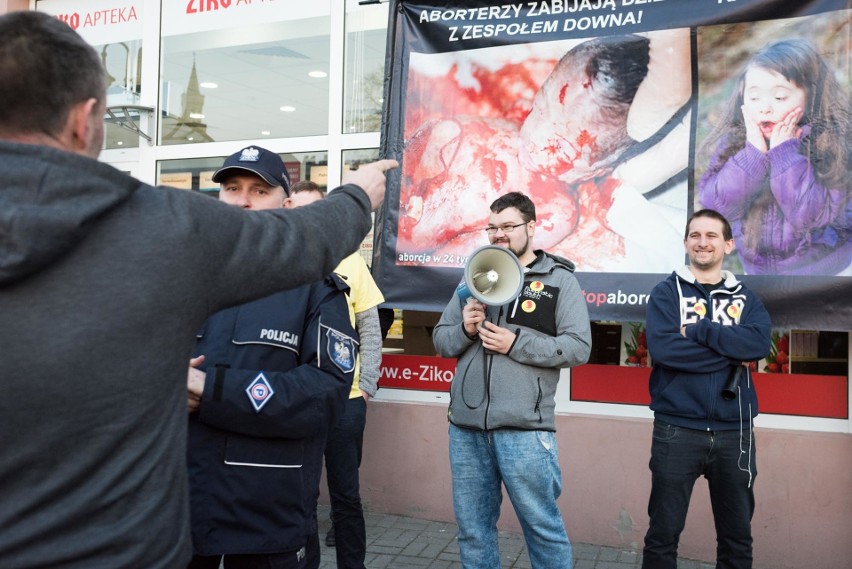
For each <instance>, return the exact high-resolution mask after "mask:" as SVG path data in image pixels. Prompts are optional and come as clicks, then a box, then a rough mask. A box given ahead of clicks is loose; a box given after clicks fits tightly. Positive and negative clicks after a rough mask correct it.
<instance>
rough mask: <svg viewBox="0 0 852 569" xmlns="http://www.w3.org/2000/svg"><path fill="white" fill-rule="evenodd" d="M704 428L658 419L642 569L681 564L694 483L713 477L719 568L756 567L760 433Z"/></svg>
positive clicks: (673, 567)
mask: <svg viewBox="0 0 852 569" xmlns="http://www.w3.org/2000/svg"><path fill="white" fill-rule="evenodd" d="M745 427H746V428H744V429H743V430H742V432H740V431H739V430H734V431H715V432H714V431H698V430H694V429H686V428H684V427H676V426H674V425H670V424H668V423H664V422H662V421H659V420H657V421H654V438H653V442H652V444H651V462H650V468H651V484H652V486H651V498H650V500H649V501H648V516H649V518H650V521H649V526H648V533H647V534H646V535H645V550H644V552H643V556H642V569H676V567H677V546H678V540H679V539H680V533H681V531H683V526H684V524H685V523H686V512H687V510H688V509H689V499H690V497H691V495H692V488H693V486H694V485H695V481H696V479H698V477H699V476H702V475H703V476H704V477H705V478H706V479H707V484H708V486H709V488H710V504H711V506H712V508H713V520H714V522H715V525H716V568H717V569H750V568H751V566H752V537H751V518H752V515H753V514H754V479H755V477H756V476H757V468H756V466H755V449H754V433H753V431H752V430H751V428H749V427H750V425H749V424H748V423H746V425H745Z"/></svg>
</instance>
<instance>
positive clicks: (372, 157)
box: [342, 148, 379, 267]
mask: <svg viewBox="0 0 852 569" xmlns="http://www.w3.org/2000/svg"><path fill="white" fill-rule="evenodd" d="M342 157H343V170H344V171H346V170H349V169H350V168H355V167H357V166H360V165H361V164H367V163H368V162H375V161H376V160H378V159H379V149H378V148H363V149H358V150H344V151H343V155H342ZM372 215H373V223H374V224H375V220H376V214H375V213H373V214H372ZM374 236H375V232H374V231H373V229H371V230H370V232H369V233H367V235H366V236H365V237H364V240H363V241H362V242H361V248H360V252H361V256H362V257H363V258H364V262H365V263H367V266H368V267H372V266H373V240H374Z"/></svg>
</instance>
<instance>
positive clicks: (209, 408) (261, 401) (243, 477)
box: [187, 276, 357, 555]
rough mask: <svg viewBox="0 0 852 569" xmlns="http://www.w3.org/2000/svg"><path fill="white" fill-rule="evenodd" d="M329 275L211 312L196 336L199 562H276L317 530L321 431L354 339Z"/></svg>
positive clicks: (195, 529)
mask: <svg viewBox="0 0 852 569" xmlns="http://www.w3.org/2000/svg"><path fill="white" fill-rule="evenodd" d="M345 290H348V287H346V285H345V284H343V282H342V281H340V280H339V279H338V278H337V277H335V276H329V277H327V278H326V279H325V280H324V281H322V282H319V283H315V284H313V285H306V286H302V287H300V288H296V289H292V290H287V291H284V292H280V293H277V294H274V295H272V296H268V297H266V298H263V299H260V300H256V301H254V302H249V303H247V304H243V305H239V306H235V307H232V308H228V309H225V310H223V311H220V312H217V313H216V314H214V315H213V316H212V317H210V319H209V320H208V321H207V322H206V323H205V325H204V326H203V327H202V329H201V330H200V331H199V334H198V342H197V345H196V347H195V350H194V355H195V356H198V355H202V354H203V355H204V356H205V361H204V368H205V371H206V372H207V377H206V380H205V384H204V393H203V396H202V400H201V404H200V407H199V410H198V412H197V413H192V414H191V415H190V418H189V444H188V448H187V458H188V466H189V477H190V507H191V522H192V538H193V548H194V550H195V553H196V554H198V555H217V554H228V553H230V554H238V553H276V552H286V551H294V550H298V549H300V548H301V547H302V546H304V545H305V542H306V540H307V538H308V536H309V535H311V534H313V533H314V532H315V531H316V527H315V526H316V522H315V515H314V514H315V511H316V500H317V495H318V492H319V481H320V471H321V467H322V455H323V449H324V447H325V438H326V433H327V431H328V429H329V428H330V426H332V425H333V424H334V422H335V421H336V420H337V418H338V417H339V415H340V413H341V412H342V410H343V405H344V402H345V400H346V397H347V396H348V394H349V388H350V386H351V385H352V379H353V375H352V374H353V371H354V368H355V357H356V355H357V341H356V337H355V332H354V330H353V329H352V326H351V324H350V322H349V313H348V309H347V305H346V299H345V296H344V291H345Z"/></svg>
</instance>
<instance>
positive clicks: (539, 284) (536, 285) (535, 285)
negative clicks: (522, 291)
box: [530, 281, 544, 292]
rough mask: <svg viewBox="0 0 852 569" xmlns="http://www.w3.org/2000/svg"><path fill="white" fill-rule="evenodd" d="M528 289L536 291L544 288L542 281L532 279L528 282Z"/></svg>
mask: <svg viewBox="0 0 852 569" xmlns="http://www.w3.org/2000/svg"><path fill="white" fill-rule="evenodd" d="M530 289H531V290H534V291H536V292H538V291H540V290H544V283H543V282H541V281H533V282H531V283H530Z"/></svg>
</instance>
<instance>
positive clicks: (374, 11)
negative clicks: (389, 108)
mask: <svg viewBox="0 0 852 569" xmlns="http://www.w3.org/2000/svg"><path fill="white" fill-rule="evenodd" d="M387 24H388V5H387V4H373V5H369V6H360V5H359V4H358V2H357V1H356V0H347V1H346V48H345V49H346V68H345V71H344V92H343V97H344V98H343V133H344V134H346V133H355V132H377V131H378V130H379V128H380V126H381V121H382V103H383V102H384V101H383V98H382V97H383V89H384V71H385V42H386V36H387Z"/></svg>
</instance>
